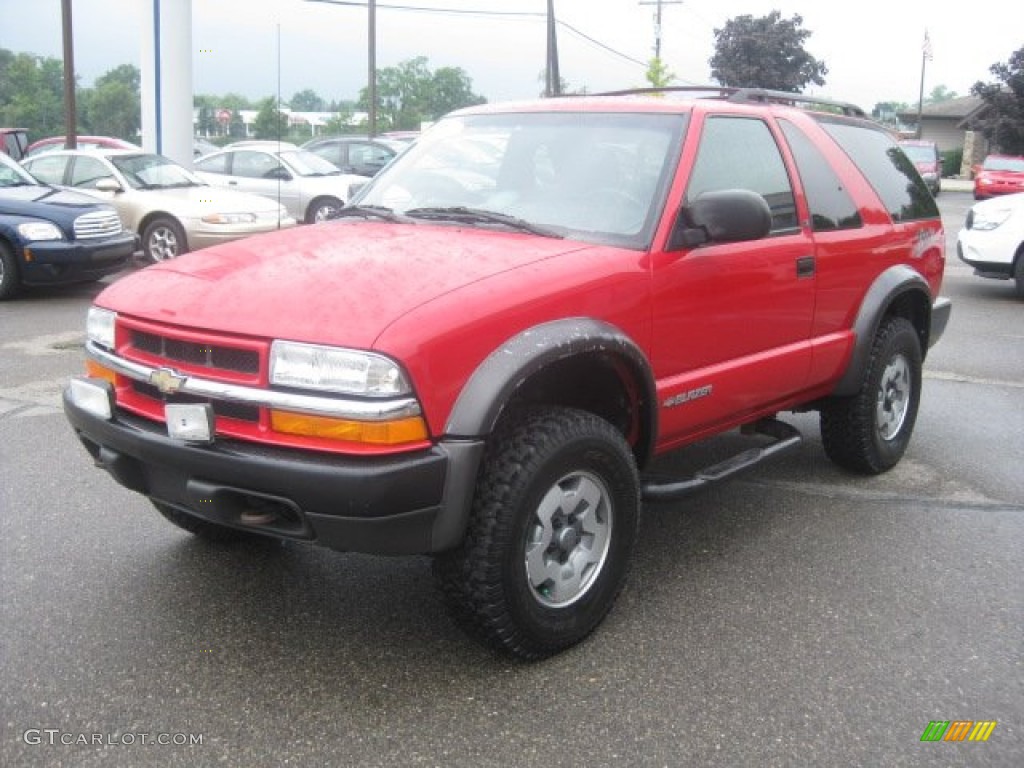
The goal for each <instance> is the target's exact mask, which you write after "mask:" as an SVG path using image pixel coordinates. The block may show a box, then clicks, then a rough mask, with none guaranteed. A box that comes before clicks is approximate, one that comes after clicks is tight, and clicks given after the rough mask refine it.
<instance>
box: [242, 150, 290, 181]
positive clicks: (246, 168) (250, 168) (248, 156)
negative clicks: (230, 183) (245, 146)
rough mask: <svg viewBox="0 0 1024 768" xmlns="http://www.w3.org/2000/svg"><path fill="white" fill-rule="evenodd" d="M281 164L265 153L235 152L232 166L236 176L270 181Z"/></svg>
mask: <svg viewBox="0 0 1024 768" xmlns="http://www.w3.org/2000/svg"><path fill="white" fill-rule="evenodd" d="M280 167H281V164H280V163H279V162H278V161H277V160H276V159H275V158H274V157H273V156H272V155H268V154H266V153H265V152H246V151H245V150H242V151H240V152H235V158H234V161H233V163H232V166H231V170H232V174H233V175H234V176H245V177H247V178H250V179H269V178H271V177H272V175H273V172H274V170H275V169H277V168H280Z"/></svg>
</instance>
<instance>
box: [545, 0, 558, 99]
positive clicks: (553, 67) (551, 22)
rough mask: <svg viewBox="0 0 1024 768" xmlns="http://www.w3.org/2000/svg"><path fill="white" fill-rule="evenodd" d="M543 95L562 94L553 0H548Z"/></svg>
mask: <svg viewBox="0 0 1024 768" xmlns="http://www.w3.org/2000/svg"><path fill="white" fill-rule="evenodd" d="M546 73H547V77H546V78H545V79H546V82H545V85H544V95H545V96H548V97H551V96H561V95H562V76H561V74H560V73H559V71H558V34H557V28H556V26H555V0H548V58H547V68H546Z"/></svg>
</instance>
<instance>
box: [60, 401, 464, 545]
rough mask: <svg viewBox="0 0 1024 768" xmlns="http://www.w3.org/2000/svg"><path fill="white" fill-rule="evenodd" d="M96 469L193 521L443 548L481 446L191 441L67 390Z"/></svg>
mask: <svg viewBox="0 0 1024 768" xmlns="http://www.w3.org/2000/svg"><path fill="white" fill-rule="evenodd" d="M64 412H65V414H66V415H67V418H68V420H69V421H70V422H71V425H72V427H73V428H74V430H75V432H76V434H77V435H78V437H79V439H80V440H81V441H82V444H83V445H84V446H85V448H86V450H88V452H89V453H90V455H91V456H92V457H93V459H94V460H95V462H96V464H97V465H98V466H99V467H101V468H102V469H105V470H106V471H107V472H109V473H110V475H111V476H112V477H113V478H114V479H115V480H116V481H117V482H118V483H120V484H121V485H123V486H125V487H126V488H129V489H130V490H133V491H136V492H138V493H141V494H143V495H145V496H148V497H150V498H152V499H155V500H157V501H162V502H164V503H167V504H170V505H171V506H173V507H176V508H178V509H181V510H183V511H185V512H188V513H189V514H192V515H195V516H196V517H199V518H202V519H204V520H208V521H210V522H213V523H217V524H220V525H225V526H229V527H233V528H240V529H244V530H248V531H253V532H257V533H263V534H266V535H270V536H275V537H278V538H284V539H305V540H311V541H314V542H315V543H317V544H320V545H323V546H325V547H329V548H331V549H336V550H342V551H357V552H367V553H375V554H417V553H432V552H439V551H442V550H444V549H449V548H451V547H452V546H455V544H457V543H458V541H459V539H460V538H461V536H462V532H463V531H464V529H465V522H466V519H467V516H468V502H469V498H470V496H471V485H467V484H471V483H472V481H473V479H474V478H475V469H476V466H477V462H478V461H479V457H480V455H481V453H482V444H480V443H476V442H473V443H468V442H467V443H453V444H450V445H446V444H443V443H442V444H438V445H435V446H433V447H431V448H428V449H424V450H420V451H416V452H415V453H412V454H409V455H401V456H371V457H342V456H337V455H333V454H332V455H326V454H318V453H315V452H312V451H299V450H294V449H284V448H275V447H271V446H266V445H256V444H250V443H246V442H243V441H240V440H229V439H228V440H224V439H222V440H218V441H217V442H215V443H214V444H212V445H204V446H197V445H190V444H188V443H184V442H181V441H178V440H174V439H171V438H170V437H168V436H167V434H166V432H165V431H164V427H163V425H162V424H159V423H155V422H150V421H148V420H146V419H141V418H138V417H135V416H131V415H128V414H125V413H122V412H117V413H116V414H115V415H114V417H113V418H112V419H111V420H104V419H102V418H100V417H98V416H96V415H94V414H92V413H90V412H88V411H86V410H83V409H82V408H81V407H79V406H78V405H76V404H75V403H74V402H73V400H72V398H71V396H70V390H65V393H64Z"/></svg>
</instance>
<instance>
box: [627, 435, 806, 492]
mask: <svg viewBox="0 0 1024 768" xmlns="http://www.w3.org/2000/svg"><path fill="white" fill-rule="evenodd" d="M744 432H745V433H746V434H751V433H753V434H758V435H767V436H768V437H771V438H773V439H774V442H772V443H769V444H768V445H763V446H761V447H759V448H749V449H747V450H745V451H743V452H742V453H738V454H736V455H735V456H732V457H730V458H728V459H726V460H725V461H720V462H718V463H717V464H712V465H711V466H710V467H705V468H704V469H701V470H698V472H697V473H696V474H695V475H694V476H693V477H691V478H689V479H688V480H674V481H668V482H658V481H656V480H654V479H653V478H652V479H651V480H648V481H645V482H644V483H643V486H642V488H641V494H642V495H643V498H644V500H645V501H674V500H676V499H681V498H683V497H684V496H689V495H690V494H691V493H694V492H696V491H699V490H700V489H701V488H704V487H706V486H708V485H711V484H712V483H717V482H719V481H720V480H724V479H725V478H727V477H731V476H732V475H735V474H736V473H737V472H742V471H743V470H745V469H748V468H750V467H752V466H754V465H755V464H760V463H761V462H762V461H764V460H765V459H768V458H771V457H772V456H775V455H776V454H779V453H782V452H783V451H787V450H789V449H790V448H795V447H796V446H798V445H799V444H800V442H801V440H802V439H803V438H802V436H801V435H800V432H799V431H798V430H797V429H796V427H793V426H792V425H790V424H786V423H785V422H783V421H778V420H776V419H763V420H761V421H759V422H757V423H756V424H752V425H749V426H747V427H744Z"/></svg>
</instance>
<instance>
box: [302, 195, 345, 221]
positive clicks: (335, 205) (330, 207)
mask: <svg viewBox="0 0 1024 768" xmlns="http://www.w3.org/2000/svg"><path fill="white" fill-rule="evenodd" d="M344 205H345V204H344V203H343V202H341V201H340V200H338V199H337V198H334V197H318V198H317V199H316V200H314V201H313V202H312V203H310V204H309V208H307V209H306V223H307V224H316V223H317V222H319V221H327V220H328V219H329V218H331V217H332V216H334V214H336V213H337V212H338V211H340V210H341V209H342V207H343V206H344Z"/></svg>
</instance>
